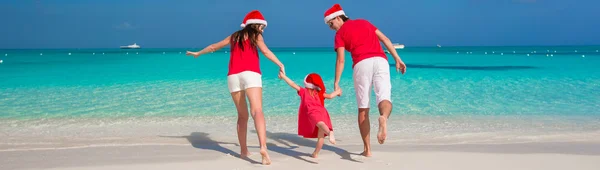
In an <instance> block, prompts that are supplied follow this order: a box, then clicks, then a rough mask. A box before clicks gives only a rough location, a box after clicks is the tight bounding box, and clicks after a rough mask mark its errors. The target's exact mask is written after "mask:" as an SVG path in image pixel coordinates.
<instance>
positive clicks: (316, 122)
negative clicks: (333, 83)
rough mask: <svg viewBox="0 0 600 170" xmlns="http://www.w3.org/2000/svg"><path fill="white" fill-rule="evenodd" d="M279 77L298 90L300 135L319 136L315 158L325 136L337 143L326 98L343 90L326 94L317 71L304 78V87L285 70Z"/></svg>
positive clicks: (314, 153) (306, 136)
mask: <svg viewBox="0 0 600 170" xmlns="http://www.w3.org/2000/svg"><path fill="white" fill-rule="evenodd" d="M279 78H280V79H283V80H284V81H285V82H286V83H287V84H288V85H290V86H291V87H292V88H294V89H296V90H297V91H298V95H299V96H300V108H299V111H298V135H300V136H303V137H305V138H318V140H317V146H316V147H315V151H314V152H313V154H312V157H313V158H317V156H318V154H319V151H321V147H323V139H324V137H325V136H329V142H330V143H331V144H335V137H334V136H333V127H332V126H331V119H330V118H329V113H328V112H327V110H326V109H325V105H324V104H325V102H324V99H325V98H327V99H332V98H334V97H335V96H337V95H339V94H340V93H341V91H340V90H337V91H334V92H333V93H331V94H326V93H325V85H323V80H322V79H321V76H319V75H318V74H316V73H311V74H308V75H307V76H306V77H305V78H304V88H302V87H300V86H298V85H296V83H294V82H293V81H292V80H290V79H289V78H288V77H287V76H286V75H285V74H284V73H283V72H280V73H279Z"/></svg>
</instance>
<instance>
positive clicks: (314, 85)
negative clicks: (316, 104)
mask: <svg viewBox="0 0 600 170" xmlns="http://www.w3.org/2000/svg"><path fill="white" fill-rule="evenodd" d="M304 87H306V88H310V89H315V90H317V91H319V98H320V99H321V104H323V106H325V101H324V100H325V97H324V94H325V84H324V83H323V79H321V76H319V75H318V74H317V73H310V74H308V75H306V77H304Z"/></svg>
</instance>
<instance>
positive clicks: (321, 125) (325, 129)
mask: <svg viewBox="0 0 600 170" xmlns="http://www.w3.org/2000/svg"><path fill="white" fill-rule="evenodd" d="M317 127H319V130H320V131H323V133H324V134H326V135H327V136H329V143H331V144H334V145H335V137H334V136H333V131H330V130H329V127H328V126H327V125H326V124H325V123H324V122H322V121H321V122H319V123H317Z"/></svg>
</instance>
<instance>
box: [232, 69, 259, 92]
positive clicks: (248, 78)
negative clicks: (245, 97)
mask: <svg viewBox="0 0 600 170" xmlns="http://www.w3.org/2000/svg"><path fill="white" fill-rule="evenodd" d="M227 86H228V87H229V92H230V93H233V92H238V91H242V90H246V89H248V88H252V87H262V76H261V75H260V74H258V73H256V72H253V71H244V72H241V73H237V74H232V75H229V76H227Z"/></svg>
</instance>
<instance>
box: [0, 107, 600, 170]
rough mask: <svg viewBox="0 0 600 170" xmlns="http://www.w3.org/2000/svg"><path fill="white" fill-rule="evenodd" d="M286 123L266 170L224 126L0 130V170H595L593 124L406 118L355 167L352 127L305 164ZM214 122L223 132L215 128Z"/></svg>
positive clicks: (67, 123)
mask: <svg viewBox="0 0 600 170" xmlns="http://www.w3.org/2000/svg"><path fill="white" fill-rule="evenodd" d="M271 119H275V118H273V117H271ZM287 119H288V118H286V120H279V119H278V120H270V121H269V122H271V123H270V124H269V125H268V129H269V131H270V132H269V133H268V135H267V136H268V141H267V142H268V143H269V144H268V147H269V153H270V155H271V159H272V162H273V164H272V165H270V166H262V165H260V164H258V162H260V161H261V160H260V155H259V154H258V147H257V143H258V141H257V138H256V134H255V133H254V132H253V130H252V129H253V128H252V127H253V125H251V124H250V125H249V127H250V128H249V129H250V130H249V133H248V142H249V145H250V151H251V152H252V153H253V155H252V156H250V159H248V160H242V159H240V158H238V157H237V154H238V153H239V147H238V146H236V143H237V137H236V136H235V129H234V128H232V126H231V125H232V123H231V122H234V120H232V119H230V118H223V120H220V119H214V118H213V119H206V120H205V119H203V118H195V119H187V118H181V119H168V120H163V119H159V118H156V119H149V118H147V119H139V120H138V119H123V120H104V119H91V120H77V119H73V120H61V121H56V120H43V121H16V120H15V121H4V122H2V121H0V170H4V169H7V170H8V169H10V170H12V169H74V170H75V169H77V170H93V169H127V170H138V169H139V170H155V169H156V170H158V169H169V170H171V169H172V170H175V169H195V170H197V169H208V170H212V169H291V170H300V169H373V168H376V169H394V170H396V169H411V170H414V169H416V170H418V169H425V170H432V169H460V170H469V169H473V170H482V169H485V170H489V169H502V170H512V169H543V170H553V169H556V170H564V169H576V170H586V169H590V170H599V169H600V140H599V139H600V131H598V128H596V127H597V126H598V124H597V123H594V122H592V123H589V124H587V125H586V126H583V125H582V126H577V125H576V124H571V123H569V124H545V123H539V122H538V123H537V124H536V126H540V127H529V126H525V125H526V124H527V122H529V124H532V123H531V121H528V120H522V122H523V123H522V124H519V123H514V122H518V119H517V121H506V122H508V123H505V124H503V121H499V122H496V123H495V124H491V125H489V126H481V125H479V124H476V123H477V121H474V120H473V121H471V120H470V119H469V120H450V121H448V120H446V119H440V120H437V119H431V120H429V119H425V120H423V119H416V120H412V119H409V118H407V119H402V121H398V122H397V123H395V124H390V125H389V126H390V127H392V128H391V130H390V131H389V132H390V134H389V139H388V141H387V142H386V144H384V145H379V144H377V143H376V139H375V136H374V135H375V134H376V128H375V127H373V128H372V136H371V138H372V140H371V142H372V147H373V157H370V158H365V157H362V156H359V155H357V153H360V152H361V151H362V145H361V141H360V136H359V134H358V128H357V127H356V124H354V118H348V121H347V122H345V123H338V124H339V126H336V127H337V130H336V137H337V139H338V145H336V146H325V147H324V150H322V151H321V155H320V157H319V158H318V159H313V158H311V157H310V153H312V151H313V149H314V146H315V141H314V139H304V138H300V137H298V136H297V135H294V134H293V132H294V131H295V126H293V124H295V119H294V118H289V120H287ZM224 122H228V123H227V124H226V125H228V126H227V128H218V127H221V126H222V125H223V124H224ZM338 122H343V121H342V120H338ZM446 125H447V126H446ZM475 125H478V126H475ZM496 125H497V126H499V127H495V126H496ZM519 125H522V126H519ZM550 125H553V126H550ZM373 126H375V125H373ZM490 126H494V127H493V128H489V127H490ZM475 127H479V128H475ZM486 127H488V128H486ZM273 129H274V130H273ZM465 129H466V130H465ZM469 129H473V130H469Z"/></svg>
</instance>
